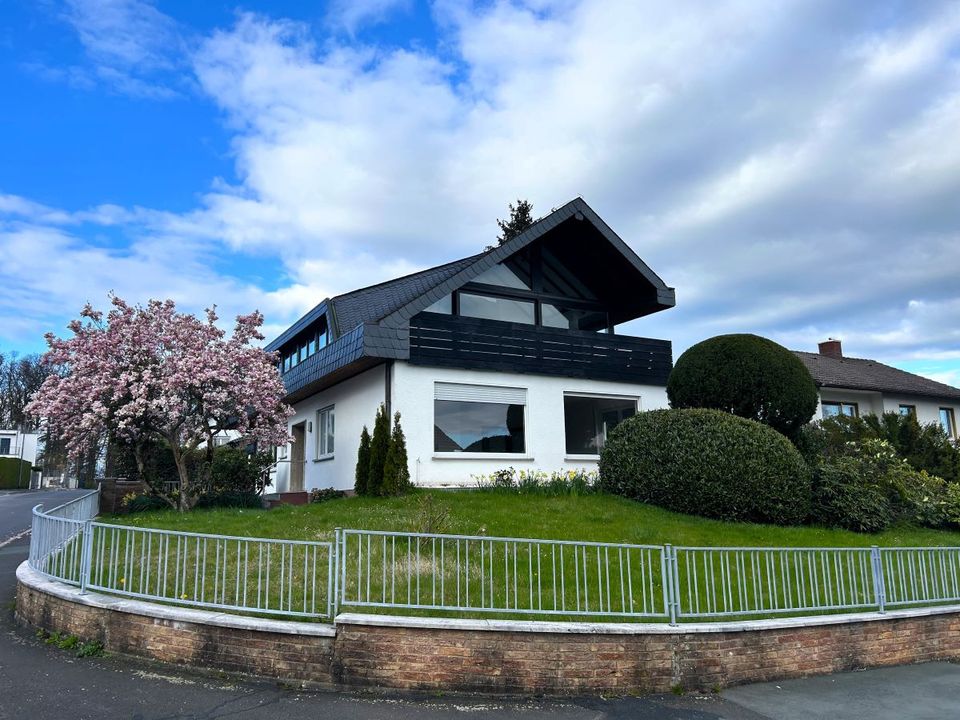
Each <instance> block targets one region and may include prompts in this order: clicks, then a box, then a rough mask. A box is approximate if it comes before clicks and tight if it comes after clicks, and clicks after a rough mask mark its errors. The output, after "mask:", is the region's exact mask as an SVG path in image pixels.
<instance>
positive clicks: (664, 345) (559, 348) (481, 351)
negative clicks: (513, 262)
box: [410, 313, 673, 385]
mask: <svg viewBox="0 0 960 720" xmlns="http://www.w3.org/2000/svg"><path fill="white" fill-rule="evenodd" d="M410 362H411V363H414V364H417V365H433V366H441V367H459V368H472V369H478V370H499V371H504V372H522V373H537V374H541V375H560V376H564V377H582V378H589V379H592V380H612V381H618V382H631V383H638V384H646V385H663V384H665V383H666V381H667V377H668V376H669V375H670V370H671V368H672V367H673V357H672V347H671V344H670V342H669V341H668V340H652V339H650V338H638V337H631V336H629V335H609V334H606V333H594V332H584V331H580V330H563V329H558V328H546V327H537V326H534V325H522V324H518V323H509V322H500V321H493V320H479V319H476V318H466V317H456V316H452V315H440V314H436V313H421V314H420V315H417V316H415V317H414V318H413V319H412V320H411V321H410Z"/></svg>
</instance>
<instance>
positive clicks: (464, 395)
mask: <svg viewBox="0 0 960 720" xmlns="http://www.w3.org/2000/svg"><path fill="white" fill-rule="evenodd" d="M526 405H527V391H526V389H524V388H507V387H492V386H487V385H463V384H459V383H436V384H435V385H434V401H433V438H434V440H433V449H434V451H435V452H438V453H460V452H463V453H523V452H525V451H526V438H525V432H524V430H525V427H524V426H525V417H524V416H525V414H526Z"/></svg>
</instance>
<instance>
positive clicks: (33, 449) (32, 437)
mask: <svg viewBox="0 0 960 720" xmlns="http://www.w3.org/2000/svg"><path fill="white" fill-rule="evenodd" d="M0 437H4V438H8V439H9V440H10V454H9V455H5V456H4V457H15V458H18V459H20V458H22V459H23V460H25V461H26V462H28V463H30V464H31V465H33V464H35V463H36V462H37V443H38V441H39V439H40V435H39V434H37V433H29V432H28V433H22V432H20V431H19V430H0Z"/></svg>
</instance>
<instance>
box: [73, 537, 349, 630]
mask: <svg viewBox="0 0 960 720" xmlns="http://www.w3.org/2000/svg"><path fill="white" fill-rule="evenodd" d="M90 532H91V542H90V559H89V562H88V566H89V574H88V579H87V584H86V586H85V587H86V588H89V589H91V590H102V591H104V592H109V593H113V594H117V595H126V596H129V597H135V598H143V599H147V600H162V601H167V602H173V603H177V604H181V605H191V606H196V607H204V608H216V609H220V610H234V611H242V612H251V613H262V614H267V615H292V616H300V617H312V618H329V617H332V615H333V597H334V594H333V562H332V559H331V555H332V548H333V543H329V542H307V541H300V540H273V539H262V538H250V537H236V536H229V535H204V534H200V533H188V532H174V531H169V530H153V529H146V528H132V527H125V526H120V525H109V524H104V523H91V525H90Z"/></svg>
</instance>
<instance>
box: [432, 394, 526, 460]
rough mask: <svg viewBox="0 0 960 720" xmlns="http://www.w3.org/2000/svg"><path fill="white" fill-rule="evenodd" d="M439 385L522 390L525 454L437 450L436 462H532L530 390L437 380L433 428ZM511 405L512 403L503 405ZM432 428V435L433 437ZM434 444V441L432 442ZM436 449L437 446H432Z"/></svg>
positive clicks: (435, 422) (435, 420)
mask: <svg viewBox="0 0 960 720" xmlns="http://www.w3.org/2000/svg"><path fill="white" fill-rule="evenodd" d="M438 385H461V386H469V387H473V388H489V389H490V390H498V389H502V390H520V391H522V392H523V452H522V453H485V452H440V451H437V450H436V449H434V450H433V455H432V457H433V459H434V460H514V461H530V460H533V459H534V456H533V451H532V449H531V447H530V389H529V388H527V387H523V386H521V385H502V384H499V383H497V384H493V383H475V382H456V381H451V380H444V381H441V380H437V381H435V382H434V383H433V400H432V403H433V405H432V407H433V412H432V413H431V420H432V422H433V427H436V424H437V415H436V413H437V404H436V401H437V400H438V399H444V398H437V386H438ZM464 402H472V401H470V400H464ZM476 402H488V403H493V404H497V403H496V401H495V400H478V401H476ZM502 404H505V405H506V404H510V403H502ZM432 430H433V428H431V435H432ZM431 443H432V440H431ZM432 447H434V448H435V447H436V446H432Z"/></svg>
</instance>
